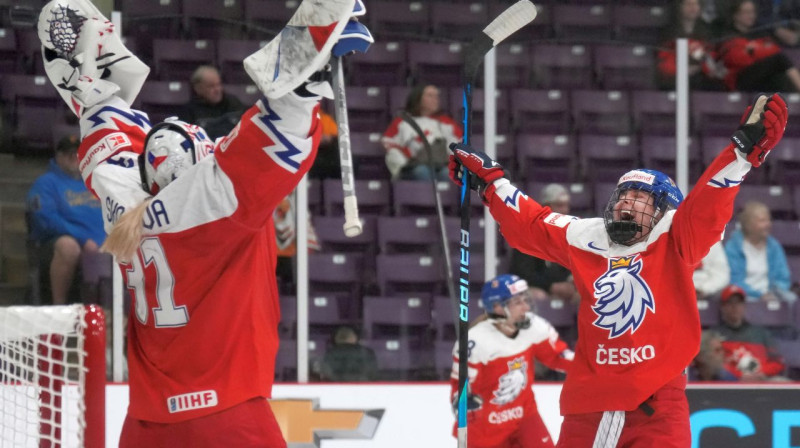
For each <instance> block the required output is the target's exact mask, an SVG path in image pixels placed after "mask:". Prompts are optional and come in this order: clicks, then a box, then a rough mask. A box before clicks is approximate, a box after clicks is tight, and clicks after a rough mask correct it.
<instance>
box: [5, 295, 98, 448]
mask: <svg viewBox="0 0 800 448" xmlns="http://www.w3.org/2000/svg"><path fill="white" fill-rule="evenodd" d="M105 342H106V341H105V319H104V315H103V311H102V309H101V308H100V307H98V306H95V305H89V306H84V305H66V306H37V307H33V306H12V307H2V308H0V447H7V446H8V447H15V448H16V447H33V448H37V447H40V448H41V447H52V448H55V447H92V448H94V447H97V448H101V447H103V446H104V444H105V429H104V428H105V421H104V420H105V380H106V365H105Z"/></svg>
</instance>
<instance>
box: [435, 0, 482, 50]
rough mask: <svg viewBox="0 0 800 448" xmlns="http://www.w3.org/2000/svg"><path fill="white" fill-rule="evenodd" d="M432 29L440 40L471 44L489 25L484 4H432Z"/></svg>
mask: <svg viewBox="0 0 800 448" xmlns="http://www.w3.org/2000/svg"><path fill="white" fill-rule="evenodd" d="M430 14H431V15H430V17H431V29H432V32H433V35H434V36H436V37H440V38H446V39H452V40H458V41H462V42H470V41H471V40H472V38H473V37H474V36H475V33H478V32H480V30H482V29H483V28H484V27H485V26H486V24H487V23H489V14H488V9H487V6H486V4H485V3H483V2H472V3H469V4H463V3H462V4H459V3H449V2H431V12H430Z"/></svg>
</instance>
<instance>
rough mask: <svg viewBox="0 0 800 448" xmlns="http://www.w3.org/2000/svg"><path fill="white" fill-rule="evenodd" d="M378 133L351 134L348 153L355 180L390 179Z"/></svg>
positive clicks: (380, 135) (384, 152)
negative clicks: (350, 157)
mask: <svg viewBox="0 0 800 448" xmlns="http://www.w3.org/2000/svg"><path fill="white" fill-rule="evenodd" d="M381 137H382V134H381V133H379V132H351V133H350V152H351V153H352V155H353V165H354V167H355V173H356V178H357V179H381V180H386V181H388V180H389V178H390V177H391V174H390V173H389V169H388V168H386V150H385V149H384V148H383V145H382V144H381Z"/></svg>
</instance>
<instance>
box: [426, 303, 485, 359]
mask: <svg viewBox="0 0 800 448" xmlns="http://www.w3.org/2000/svg"><path fill="white" fill-rule="evenodd" d="M468 306H469V320H470V322H472V321H474V320H475V319H476V318H478V317H479V316H480V315H482V314H483V313H484V310H483V307H482V306H481V298H480V295H474V294H472V295H470V298H469V305H468ZM456 319H457V317H456V315H455V314H454V312H453V300H452V299H451V298H450V297H447V296H434V298H433V326H434V329H435V331H436V339H437V340H439V341H446V342H448V343H450V349H451V350H452V349H453V345H452V344H453V342H454V341H455V340H456V324H455V322H456Z"/></svg>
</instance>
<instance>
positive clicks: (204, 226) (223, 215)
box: [39, 0, 372, 447]
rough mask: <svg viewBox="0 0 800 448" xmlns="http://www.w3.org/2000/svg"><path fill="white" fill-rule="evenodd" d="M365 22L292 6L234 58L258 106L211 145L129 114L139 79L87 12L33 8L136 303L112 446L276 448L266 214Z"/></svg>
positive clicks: (291, 175)
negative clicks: (263, 42)
mask: <svg viewBox="0 0 800 448" xmlns="http://www.w3.org/2000/svg"><path fill="white" fill-rule="evenodd" d="M354 6H355V7H354ZM363 12H364V6H363V4H361V2H360V1H357V0H326V1H325V2H323V3H320V2H312V1H306V2H303V3H301V5H300V6H299V7H298V10H297V12H296V13H295V16H294V17H292V19H291V20H290V22H289V24H288V25H287V27H286V28H285V29H284V30H283V31H282V32H281V33H280V34H279V35H278V36H276V37H275V39H274V40H273V41H272V42H270V43H269V44H268V45H267V46H265V47H264V48H262V49H260V50H259V51H258V52H256V53H254V54H253V55H251V56H249V57H248V58H247V59H246V60H245V68H246V70H247V72H248V74H250V76H251V77H252V78H253V80H254V81H255V83H256V84H257V85H258V86H259V88H260V89H261V91H262V93H263V94H264V97H262V98H261V99H260V100H259V101H258V102H257V103H256V104H255V105H254V106H253V107H251V108H250V109H249V110H247V111H246V112H245V113H244V115H243V116H242V118H241V120H240V122H239V124H238V125H237V126H236V127H235V129H234V130H233V131H232V132H231V133H230V134H229V135H228V136H226V137H224V138H222V139H220V140H217V141H216V142H213V141H211V140H209V139H208V137H207V136H206V134H205V132H204V131H203V129H202V128H199V127H197V126H194V125H191V124H188V123H184V122H181V121H178V120H174V119H173V120H167V121H166V122H164V123H161V124H157V125H155V126H152V127H151V126H150V123H149V121H148V119H147V115H146V114H145V113H143V112H140V111H136V110H132V109H131V108H130V104H131V103H132V102H133V100H134V99H135V97H136V94H137V93H138V91H139V89H140V87H141V86H142V84H143V83H144V80H145V77H146V76H147V73H148V69H147V67H146V66H145V65H144V64H142V63H141V61H139V60H138V59H137V58H136V57H135V56H134V55H133V54H131V53H130V52H129V51H128V50H127V49H126V48H125V47H124V46H123V45H122V43H121V41H120V39H119V36H118V35H117V33H116V31H115V29H114V27H113V25H112V24H111V23H110V22H108V20H107V19H106V18H105V17H103V16H102V14H101V13H100V12H99V11H98V10H97V9H96V8H95V7H94V6H93V5H92V4H91V2H90V1H88V0H53V1H51V2H50V3H48V4H47V5H46V6H45V7H44V9H43V10H42V12H41V14H40V20H39V35H40V38H41V41H42V47H43V48H42V54H43V57H44V60H45V67H46V70H47V74H48V77H49V78H50V80H51V81H52V82H53V84H54V85H55V86H56V88H57V89H58V90H59V92H60V94H61V95H62V97H63V98H64V100H65V101H66V102H67V104H68V105H70V108H71V109H72V110H73V111H74V112H75V113H76V114H77V115H78V116H79V117H80V124H81V134H82V144H81V147H80V150H79V159H80V168H81V171H82V175H83V178H84V181H85V182H86V184H87V186H88V187H89V188H90V189H91V190H92V191H94V192H95V194H97V195H98V196H99V198H100V200H101V203H102V204H103V207H104V213H103V217H104V221H105V225H106V229H107V230H108V231H110V235H109V238H108V240H107V243H108V245H107V246H106V247H107V249H108V250H109V251H111V252H112V253H114V254H115V255H116V256H117V259H118V261H120V263H121V264H120V268H121V270H122V272H123V277H124V280H125V283H126V286H127V288H128V291H129V292H130V293H131V297H132V299H133V300H132V310H131V319H130V320H129V328H128V364H129V371H130V406H129V408H128V415H127V418H126V420H125V423H124V425H123V430H122V436H121V442H120V446H122V447H141V446H161V447H167V446H192V447H211V446H214V447H219V446H228V447H256V446H258V447H263V446H269V447H281V446H286V443H285V441H284V440H283V437H282V435H281V431H280V428H279V427H278V423H277V421H276V419H275V417H274V416H273V414H272V411H271V409H270V407H269V405H268V403H267V401H266V398H268V397H270V394H271V389H272V380H273V377H274V364H275V355H276V352H277V350H278V335H277V324H278V321H279V319H280V310H279V308H278V292H277V285H276V279H275V276H274V272H275V263H276V259H275V254H276V247H275V245H276V243H275V234H274V226H273V223H272V218H271V217H272V212H273V209H274V208H275V206H276V205H277V204H278V203H279V202H280V201H281V200H282V199H283V198H284V197H285V196H286V195H287V194H289V192H290V191H291V190H292V189H294V188H295V186H296V185H297V183H298V181H299V180H300V179H301V177H302V176H303V174H305V173H306V172H307V171H308V169H309V168H310V167H311V164H312V162H313V160H314V157H315V155H316V151H317V145H318V144H319V139H320V131H321V128H320V126H319V118H318V110H319V101H320V95H329V94H330V93H331V89H330V86H329V85H328V84H327V82H326V81H325V80H324V78H325V76H324V67H325V65H326V64H327V61H328V59H329V57H330V55H331V53H333V54H334V55H337V56H340V55H344V54H347V53H349V52H351V51H353V50H360V51H364V50H366V47H367V46H368V45H369V43H370V42H372V38H371V36H370V35H369V31H368V30H367V29H366V28H365V27H364V26H363V25H361V24H359V23H358V22H357V21H355V20H353V19H351V17H352V16H355V15H360V14H362V13H363ZM279 50H280V51H279ZM309 79H314V81H309Z"/></svg>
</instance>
